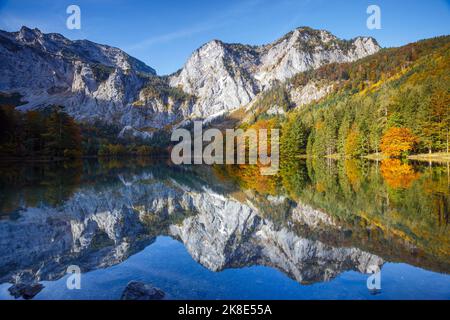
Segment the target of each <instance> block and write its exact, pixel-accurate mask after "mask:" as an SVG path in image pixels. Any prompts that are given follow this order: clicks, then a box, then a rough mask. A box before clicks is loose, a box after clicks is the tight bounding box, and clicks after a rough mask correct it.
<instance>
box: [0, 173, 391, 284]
mask: <svg viewBox="0 0 450 320" xmlns="http://www.w3.org/2000/svg"><path fill="white" fill-rule="evenodd" d="M202 175H203V176H205V177H210V176H211V175H210V174H209V173H208V174H202ZM208 179H211V178H208ZM93 180H96V181H97V183H82V184H81V186H80V187H79V188H78V189H77V191H76V192H74V194H73V195H72V196H71V197H69V198H68V199H67V200H65V201H63V202H62V203H61V204H59V205H57V206H54V207H53V206H49V205H45V204H42V205H40V206H36V207H30V208H26V209H23V210H22V211H21V212H20V215H19V217H18V218H17V219H16V220H3V221H0V255H1V256H2V259H1V261H0V282H1V283H4V282H12V283H20V282H27V283H31V282H35V281H42V280H55V279H58V278H60V277H62V276H63V275H64V274H65V272H66V268H67V267H68V266H69V265H73V264H75V265H78V266H80V268H81V270H82V272H87V271H89V270H94V269H97V268H106V267H108V266H112V265H114V264H117V263H120V262H122V261H124V260H126V259H127V258H128V257H129V256H130V255H132V254H133V253H136V252H138V251H140V250H142V249H143V248H144V247H145V246H147V245H149V244H150V243H152V241H153V240H154V238H155V237H156V236H158V235H170V236H173V237H175V238H177V239H180V240H181V241H182V242H183V243H184V244H185V246H186V248H187V250H188V251H189V253H190V254H191V255H192V257H193V258H194V259H195V260H196V261H198V262H199V263H201V264H202V265H204V266H205V267H207V268H208V269H210V270H213V271H217V270H221V269H225V268H231V267H242V266H250V265H267V266H272V267H275V268H277V269H279V270H281V271H283V272H285V273H286V274H288V275H289V276H290V277H292V278H293V279H295V280H297V281H299V282H302V283H311V282H317V281H324V280H329V279H331V278H333V277H335V276H336V275H337V274H339V273H341V272H343V271H345V270H357V271H359V272H367V271H368V268H369V267H371V266H381V264H382V263H383V260H382V259H381V258H380V257H378V256H375V255H372V254H370V253H368V252H364V251H362V250H360V249H358V248H354V247H350V246H347V247H340V246H339V245H333V246H331V245H327V244H325V243H324V242H321V241H320V240H315V239H309V238H307V237H305V236H302V235H301V234H299V232H294V231H293V230H291V228H289V223H286V224H285V225H278V224H276V223H274V222H272V221H271V220H270V219H267V218H264V217H263V215H262V214H261V212H260V210H259V209H257V208H256V207H255V205H254V204H253V203H252V202H251V201H250V200H249V199H248V198H246V199H240V201H238V200H236V199H235V198H233V197H232V196H231V195H230V194H231V193H229V192H227V191H223V190H218V189H217V187H213V186H215V183H214V182H209V183H206V182H205V181H203V180H202V179H201V178H199V177H198V176H196V175H195V174H193V173H189V172H188V171H182V172H180V171H179V170H178V171H175V170H167V169H166V168H164V167H159V166H154V167H150V169H148V168H147V169H145V170H142V171H140V172H134V173H130V172H128V173H127V172H120V171H119V172H117V174H116V173H114V174H113V175H112V176H111V175H110V176H109V177H108V178H103V179H100V178H98V177H97V178H95V179H93ZM91 182H92V181H91ZM271 201H272V203H273V204H274V206H283V208H284V206H285V205H286V200H285V199H283V198H281V197H280V199H278V198H275V197H274V199H271ZM291 206H292V205H291ZM289 210H290V211H291V213H292V219H296V220H297V221H302V223H303V224H306V225H308V226H310V228H311V229H314V228H316V227H317V226H318V225H323V224H331V225H332V224H333V222H332V220H331V219H329V218H328V217H327V216H326V215H325V214H324V213H321V212H318V211H317V212H315V211H313V210H312V209H311V208H309V207H307V206H305V205H302V206H296V205H293V208H290V209H289ZM333 228H334V230H336V232H339V228H338V227H337V226H333Z"/></svg>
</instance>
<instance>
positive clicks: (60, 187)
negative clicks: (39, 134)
mask: <svg viewBox="0 0 450 320" xmlns="http://www.w3.org/2000/svg"><path fill="white" fill-rule="evenodd" d="M258 172H259V168H257V167H255V166H223V167H199V166H189V167H180V166H173V165H171V164H169V163H166V162H164V161H153V160H150V159H126V160H89V161H88V160H84V161H80V162H70V163H51V164H49V163H41V164H21V165H20V164H11V163H1V164H0V257H1V259H0V299H15V297H14V296H12V295H11V291H13V290H12V289H14V288H18V287H20V285H22V286H33V285H36V284H37V283H40V284H42V285H43V288H42V289H41V290H40V291H39V292H38V293H37V294H36V295H35V296H34V298H33V299H36V300H38V299H119V298H120V296H121V294H122V291H123V290H124V288H125V287H126V285H127V283H128V282H130V281H132V280H137V281H142V282H145V283H151V284H153V285H155V286H156V287H159V288H160V289H162V290H163V291H164V292H165V293H166V295H167V298H169V299H450V275H449V273H450V230H449V221H448V220H449V212H450V175H449V172H448V166H447V165H446V164H442V165H438V164H433V165H428V164H418V163H411V162H410V163H406V162H401V161H400V160H387V161H383V162H369V161H356V160H347V161H331V160H314V161H311V160H309V161H303V160H295V161H291V162H290V163H283V164H282V167H281V170H280V172H279V174H278V175H276V176H260V175H259V174H258ZM71 265H76V266H78V267H79V268H80V270H81V272H82V273H81V289H79V290H76V289H75V290H69V289H68V288H67V285H66V282H67V279H68V277H69V275H68V274H67V268H68V267H69V266H71ZM376 271H380V273H379V274H378V275H376V276H374V275H372V273H373V272H376ZM378 276H379V277H378ZM369 277H371V279H379V280H380V285H381V289H379V290H369V288H368V286H367V280H368V278H369ZM373 283H374V282H372V284H373ZM18 298H19V299H21V298H22V297H20V296H18Z"/></svg>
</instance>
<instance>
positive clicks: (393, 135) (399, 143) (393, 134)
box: [380, 127, 418, 157]
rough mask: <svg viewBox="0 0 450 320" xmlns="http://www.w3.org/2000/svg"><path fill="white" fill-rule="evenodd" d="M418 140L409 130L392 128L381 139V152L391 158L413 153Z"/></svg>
mask: <svg viewBox="0 0 450 320" xmlns="http://www.w3.org/2000/svg"><path fill="white" fill-rule="evenodd" d="M417 141H418V138H417V137H416V136H415V135H414V134H413V133H412V132H411V130H410V129H409V128H398V127H392V128H390V129H388V130H387V131H386V132H385V134H384V135H383V137H382V138H381V145H380V147H381V151H382V152H383V153H384V154H385V155H387V156H389V157H398V156H401V155H404V154H406V153H408V152H409V151H411V150H412V149H413V147H414V145H415V144H416V143H417Z"/></svg>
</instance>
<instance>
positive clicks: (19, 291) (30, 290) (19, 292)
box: [8, 283, 44, 300]
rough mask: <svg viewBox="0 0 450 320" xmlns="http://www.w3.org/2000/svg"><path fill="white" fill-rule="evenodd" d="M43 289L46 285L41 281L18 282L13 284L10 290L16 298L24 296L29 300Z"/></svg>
mask: <svg viewBox="0 0 450 320" xmlns="http://www.w3.org/2000/svg"><path fill="white" fill-rule="evenodd" d="M42 289H44V286H43V285H42V284H40V283H32V284H27V283H18V284H15V285H13V286H11V287H10V288H9V289H8V291H9V293H11V295H12V296H13V297H14V298H16V299H18V298H20V297H22V298H24V299H25V300H29V299H33V298H34V296H36V295H37V294H38V293H39V292H41V290H42Z"/></svg>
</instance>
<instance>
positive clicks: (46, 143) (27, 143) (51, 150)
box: [0, 106, 82, 158]
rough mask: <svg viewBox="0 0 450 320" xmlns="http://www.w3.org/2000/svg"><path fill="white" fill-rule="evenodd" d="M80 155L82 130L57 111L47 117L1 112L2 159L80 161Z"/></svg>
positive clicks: (38, 114)
mask: <svg viewBox="0 0 450 320" xmlns="http://www.w3.org/2000/svg"><path fill="white" fill-rule="evenodd" d="M81 153H82V150H81V130H80V128H79V126H78V125H77V124H76V123H75V121H74V120H73V119H72V118H71V117H69V116H68V115H67V114H66V113H64V112H62V111H61V110H60V109H59V108H58V107H55V108H53V109H52V110H51V111H49V112H48V113H43V112H38V111H28V112H25V113H23V112H18V111H16V110H15V109H14V107H12V106H9V107H8V106H3V107H1V108H0V155H2V156H8V157H50V158H77V157H80V156H81Z"/></svg>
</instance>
